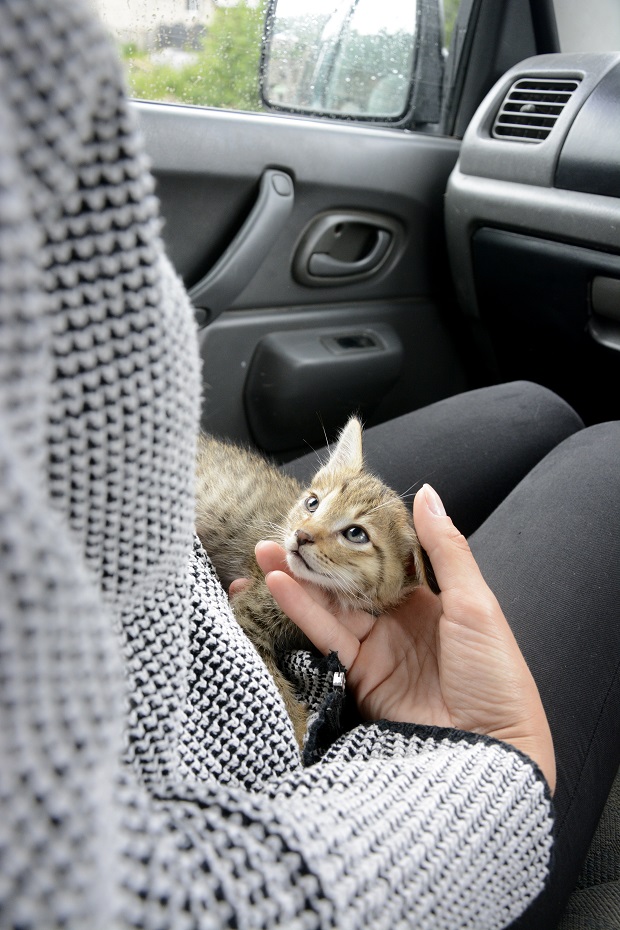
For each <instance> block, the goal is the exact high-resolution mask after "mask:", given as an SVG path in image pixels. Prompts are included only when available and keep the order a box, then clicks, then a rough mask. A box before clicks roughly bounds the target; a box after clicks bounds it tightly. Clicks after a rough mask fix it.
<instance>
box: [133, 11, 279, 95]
mask: <svg viewBox="0 0 620 930" xmlns="http://www.w3.org/2000/svg"><path fill="white" fill-rule="evenodd" d="M265 6H266V2H263V3H259V4H258V5H257V6H256V7H249V6H247V5H246V3H245V2H243V3H240V4H239V5H238V6H234V7H218V8H217V10H216V12H215V15H214V17H213V20H212V22H211V23H210V25H209V27H208V31H207V34H206V36H205V38H204V39H203V40H202V47H201V48H200V49H199V50H198V51H197V52H195V53H194V54H191V55H188V61H187V63H185V64H182V65H180V66H172V65H171V64H165V63H161V62H158V61H157V56H156V60H155V61H154V60H153V59H152V57H151V56H150V55H145V54H144V53H143V52H137V50H136V49H135V46H125V48H124V49H122V52H123V57H124V59H125V63H126V66H127V77H128V83H129V92H130V94H131V95H132V96H133V97H138V98H141V99H144V100H164V101H167V102H169V103H186V104H199V105H202V106H210V107H226V108H229V109H233V110H251V111H256V110H260V109H262V104H261V100H260V94H259V87H258V75H259V62H260V49H261V40H262V35H263V27H264V22H265Z"/></svg>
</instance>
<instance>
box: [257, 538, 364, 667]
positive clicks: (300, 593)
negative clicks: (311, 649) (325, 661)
mask: <svg viewBox="0 0 620 930" xmlns="http://www.w3.org/2000/svg"><path fill="white" fill-rule="evenodd" d="M257 555H258V553H257ZM261 567H262V566H261ZM265 581H266V583H267V587H268V588H269V590H270V591H271V594H272V596H273V598H274V600H275V601H276V603H277V604H278V606H279V607H280V609H281V610H283V611H284V613H285V614H286V615H287V616H288V617H290V619H291V620H292V621H293V622H294V623H295V624H297V626H298V627H299V629H300V630H301V631H302V633H304V634H305V635H306V636H307V637H308V639H309V640H310V642H312V643H314V645H315V646H316V648H317V649H318V650H319V652H322V653H323V655H328V653H330V652H337V653H338V658H339V659H340V661H341V662H342V664H343V665H344V667H345V668H347V669H348V668H351V666H352V665H353V663H354V661H355V659H356V657H357V654H358V652H359V648H360V642H359V639H358V638H357V636H355V635H354V634H353V633H351V632H350V631H349V630H348V629H347V628H346V627H345V626H343V625H342V624H341V623H340V622H339V621H338V620H337V619H336V618H335V617H334V616H333V614H331V613H330V612H329V611H328V610H326V609H325V608H324V607H322V606H321V604H318V603H317V601H316V600H315V599H314V598H313V597H312V596H311V595H310V594H309V593H308V592H307V591H306V590H304V588H302V587H301V585H300V584H298V583H297V582H296V581H295V580H294V579H293V578H291V577H290V575H288V574H286V573H285V572H283V571H278V570H275V571H271V572H269V573H268V574H267V575H266V576H265Z"/></svg>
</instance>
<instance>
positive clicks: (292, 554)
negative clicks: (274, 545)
mask: <svg viewBox="0 0 620 930" xmlns="http://www.w3.org/2000/svg"><path fill="white" fill-rule="evenodd" d="M286 562H287V564H288V567H289V568H290V570H291V571H292V573H293V574H294V575H295V577H296V578H301V579H303V580H304V581H311V582H312V583H313V584H317V585H320V586H321V587H322V588H327V590H328V591H336V592H337V591H338V587H337V585H336V583H335V581H334V580H333V579H332V578H330V577H329V576H328V575H323V574H322V573H321V572H316V571H313V569H311V568H308V566H307V565H306V563H305V562H304V561H303V558H302V557H301V556H299V555H298V554H297V552H296V551H289V552H287V553H286Z"/></svg>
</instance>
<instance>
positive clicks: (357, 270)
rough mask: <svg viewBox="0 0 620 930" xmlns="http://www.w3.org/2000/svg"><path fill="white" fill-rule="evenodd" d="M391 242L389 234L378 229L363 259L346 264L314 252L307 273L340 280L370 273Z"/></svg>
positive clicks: (325, 254)
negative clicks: (373, 242) (373, 241)
mask: <svg viewBox="0 0 620 930" xmlns="http://www.w3.org/2000/svg"><path fill="white" fill-rule="evenodd" d="M391 241H392V234H391V233H389V232H388V231H387V230H385V229H378V230H377V234H376V240H375V244H374V245H373V246H372V248H371V250H370V252H368V253H367V254H366V255H365V256H364V257H363V258H360V259H358V260H357V261H351V262H348V261H343V260H342V259H340V258H333V256H331V255H329V254H328V253H326V252H315V253H314V254H313V255H311V256H310V261H309V262H308V271H309V272H310V274H311V275H314V276H316V277H321V278H340V277H348V276H350V275H358V274H366V273H368V272H372V271H374V269H375V268H376V267H377V266H378V265H379V264H380V262H381V260H382V259H383V257H384V255H385V254H386V252H387V250H388V249H389V247H390V242H391Z"/></svg>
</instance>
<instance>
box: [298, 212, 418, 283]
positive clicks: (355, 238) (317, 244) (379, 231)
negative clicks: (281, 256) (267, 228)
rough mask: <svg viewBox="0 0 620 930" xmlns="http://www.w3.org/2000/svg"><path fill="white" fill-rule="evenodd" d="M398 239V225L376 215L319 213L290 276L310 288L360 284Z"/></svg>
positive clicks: (391, 251)
mask: <svg viewBox="0 0 620 930" xmlns="http://www.w3.org/2000/svg"><path fill="white" fill-rule="evenodd" d="M402 236H403V230H402V226H401V224H400V223H399V222H398V221H397V220H395V219H393V218H392V217H389V216H385V215H383V214H380V213H371V212H369V211H366V210H348V211H346V212H340V211H339V212H334V213H321V214H319V215H318V216H315V217H314V219H313V220H312V221H311V222H310V224H309V225H308V226H307V227H306V229H305V230H304V233H303V235H302V237H301V239H300V242H299V245H298V247H297V251H296V253H295V258H294V260H293V273H294V275H295V278H296V279H297V280H298V281H299V282H300V284H305V285H307V286H308V285H309V286H310V287H332V286H334V285H340V284H353V283H354V282H356V281H363V280H364V279H366V278H369V277H371V275H373V274H376V273H377V272H378V271H379V270H380V269H381V268H383V267H384V266H385V264H386V262H387V260H388V258H390V257H391V256H392V255H394V253H395V251H396V248H397V246H398V244H399V243H400V241H401V239H402Z"/></svg>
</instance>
